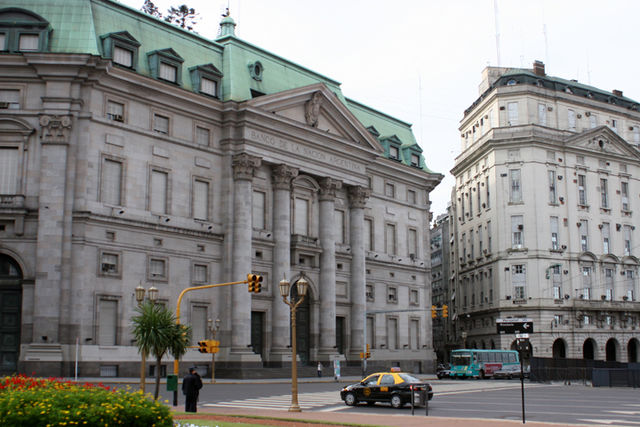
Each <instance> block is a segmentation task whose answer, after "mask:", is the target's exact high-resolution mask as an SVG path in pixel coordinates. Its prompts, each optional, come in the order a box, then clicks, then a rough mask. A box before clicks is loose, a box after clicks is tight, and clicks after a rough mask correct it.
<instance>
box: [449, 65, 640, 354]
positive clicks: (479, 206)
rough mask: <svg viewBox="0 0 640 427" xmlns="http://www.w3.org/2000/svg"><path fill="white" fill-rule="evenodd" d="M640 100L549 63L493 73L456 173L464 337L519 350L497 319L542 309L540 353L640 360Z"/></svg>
mask: <svg viewBox="0 0 640 427" xmlns="http://www.w3.org/2000/svg"><path fill="white" fill-rule="evenodd" d="M639 107H640V104H638V102H636V101H634V100H632V99H629V98H627V97H625V96H623V93H622V92H621V91H618V90H614V91H613V92H607V91H604V90H601V89H598V88H595V87H592V86H588V85H584V84H581V83H579V82H577V81H574V80H565V79H561V78H557V77H552V76H549V75H547V74H546V73H545V67H544V64H543V63H541V62H538V61H536V63H534V67H533V69H519V68H518V69H507V68H497V67H488V68H486V69H485V71H484V73H483V80H482V83H481V85H480V97H479V98H478V99H477V100H476V101H475V102H474V103H473V104H472V105H471V106H470V107H469V108H468V109H467V110H466V111H465V114H464V119H463V120H462V122H461V125H460V131H461V138H462V153H461V154H460V155H459V156H458V158H457V159H456V164H455V166H454V168H453V169H452V173H453V175H454V176H455V178H456V187H455V190H454V193H453V196H452V197H453V199H452V208H453V210H452V215H453V218H454V221H453V227H452V228H453V229H452V237H453V239H454V242H455V244H454V245H453V246H452V248H451V255H452V258H451V272H452V276H451V286H452V287H453V289H454V290H455V292H454V293H453V296H452V298H453V300H454V301H453V305H454V307H455V313H454V317H453V320H454V321H455V325H456V333H457V336H458V343H459V344H460V346H462V345H464V344H466V346H467V347H476V348H506V349H508V348H510V347H511V346H512V345H513V340H514V336H513V335H510V336H507V335H498V334H497V332H496V319H499V318H508V317H515V318H531V319H532V320H533V322H534V329H535V333H534V334H533V335H532V336H531V342H532V345H533V355H534V356H540V357H556V358H564V357H567V358H578V359H582V358H584V359H597V360H611V361H613V360H615V361H620V362H627V361H631V362H638V357H639V356H638V352H639V350H640V341H639V338H640V332H639V330H640V302H638V301H639V300H638V292H639V291H640V289H639V288H638V267H639V265H640V262H639V259H638V255H639V249H638V241H639V240H640V234H639V230H638V229H637V226H638V225H640V224H639V222H638V212H637V211H638V208H639V206H640V198H639V197H638V194H640V183H639V177H640V151H638V146H639V144H640V113H639V112H638V109H639ZM462 332H465V333H466V334H467V337H466V343H465V342H463V339H462Z"/></svg>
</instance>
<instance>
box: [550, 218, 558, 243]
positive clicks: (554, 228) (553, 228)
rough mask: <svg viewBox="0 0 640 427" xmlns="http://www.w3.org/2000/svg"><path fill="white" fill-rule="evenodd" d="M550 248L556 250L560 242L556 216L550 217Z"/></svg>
mask: <svg viewBox="0 0 640 427" xmlns="http://www.w3.org/2000/svg"><path fill="white" fill-rule="evenodd" d="M551 249H552V250H554V251H557V250H558V249H560V244H559V242H558V217H557V216H552V217H551Z"/></svg>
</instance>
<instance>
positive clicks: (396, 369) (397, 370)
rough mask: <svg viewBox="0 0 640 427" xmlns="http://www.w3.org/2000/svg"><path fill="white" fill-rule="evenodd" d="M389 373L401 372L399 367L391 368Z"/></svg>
mask: <svg viewBox="0 0 640 427" xmlns="http://www.w3.org/2000/svg"><path fill="white" fill-rule="evenodd" d="M390 372H402V370H401V369H400V367H399V366H394V367H392V368H391V371H390Z"/></svg>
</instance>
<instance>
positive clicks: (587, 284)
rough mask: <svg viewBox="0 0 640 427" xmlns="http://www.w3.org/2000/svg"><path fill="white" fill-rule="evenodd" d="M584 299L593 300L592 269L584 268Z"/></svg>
mask: <svg viewBox="0 0 640 427" xmlns="http://www.w3.org/2000/svg"><path fill="white" fill-rule="evenodd" d="M581 298H582V299H591V267H582V295H581Z"/></svg>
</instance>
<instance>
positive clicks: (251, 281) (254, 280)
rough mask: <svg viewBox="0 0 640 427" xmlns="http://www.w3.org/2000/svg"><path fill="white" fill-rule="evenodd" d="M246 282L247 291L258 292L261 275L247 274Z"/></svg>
mask: <svg viewBox="0 0 640 427" xmlns="http://www.w3.org/2000/svg"><path fill="white" fill-rule="evenodd" d="M247 283H248V285H249V287H248V290H249V292H254V293H256V294H258V293H260V291H261V290H262V276H260V275H258V274H252V273H249V274H247Z"/></svg>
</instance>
